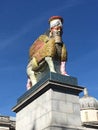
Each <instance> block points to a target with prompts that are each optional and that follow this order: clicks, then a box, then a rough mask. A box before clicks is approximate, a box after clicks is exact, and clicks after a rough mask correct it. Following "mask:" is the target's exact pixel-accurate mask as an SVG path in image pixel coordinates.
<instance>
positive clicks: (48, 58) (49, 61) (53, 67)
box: [45, 57, 56, 73]
mask: <svg viewBox="0 0 98 130" xmlns="http://www.w3.org/2000/svg"><path fill="white" fill-rule="evenodd" d="M45 61H46V62H47V64H48V66H49V70H50V72H54V73H56V71H55V66H54V63H53V59H52V57H45Z"/></svg>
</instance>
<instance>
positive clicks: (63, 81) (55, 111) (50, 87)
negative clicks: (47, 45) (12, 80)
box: [13, 73, 84, 130]
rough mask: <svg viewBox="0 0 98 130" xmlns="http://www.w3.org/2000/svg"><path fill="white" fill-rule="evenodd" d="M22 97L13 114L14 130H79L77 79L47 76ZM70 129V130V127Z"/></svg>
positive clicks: (55, 75)
mask: <svg viewBox="0 0 98 130" xmlns="http://www.w3.org/2000/svg"><path fill="white" fill-rule="evenodd" d="M42 80H43V81H40V82H39V83H38V84H36V85H35V86H34V87H33V88H32V89H30V90H29V91H27V92H26V93H25V94H24V95H22V96H21V97H20V98H19V99H18V101H17V104H16V106H15V107H14V108H13V111H14V112H16V130H64V129H66V130H67V129H68V130H72V129H74V128H76V127H80V126H81V119H80V106H79V93H80V92H81V91H83V89H84V88H83V87H79V86H77V79H76V78H74V77H68V76H67V77H66V76H62V75H59V74H55V73H50V74H48V76H46V77H45V78H44V79H42ZM69 126H70V127H69Z"/></svg>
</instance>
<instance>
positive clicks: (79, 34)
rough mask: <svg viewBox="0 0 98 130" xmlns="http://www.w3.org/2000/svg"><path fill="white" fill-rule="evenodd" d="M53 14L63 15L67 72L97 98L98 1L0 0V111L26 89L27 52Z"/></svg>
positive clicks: (8, 109) (8, 112)
mask: <svg viewBox="0 0 98 130" xmlns="http://www.w3.org/2000/svg"><path fill="white" fill-rule="evenodd" d="M53 15H60V16H62V17H63V18H64V31H63V41H64V42H65V43H66V46H67V50H68V62H67V72H68V74H69V75H70V76H73V77H77V79H78V84H79V85H80V86H84V87H87V88H88V90H89V95H91V96H94V97H95V98H97V99H98V59H97V57H98V0H41V1H40V0H35V1H34V0H28V1H27V0H17V1H16V0H8V1H7V0H1V1H0V87H1V90H0V114H1V115H8V116H15V113H14V112H12V111H11V108H12V107H13V106H15V105H16V102H17V98H19V97H20V96H21V95H22V94H24V92H26V81H27V75H26V66H27V63H28V51H29V47H30V46H31V44H32V43H33V42H34V40H36V38H37V37H38V36H39V35H40V34H42V33H44V32H45V31H46V30H47V29H48V28H49V25H48V19H49V18H50V17H51V16H53Z"/></svg>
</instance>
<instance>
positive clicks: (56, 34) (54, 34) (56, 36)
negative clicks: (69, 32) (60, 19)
mask: <svg viewBox="0 0 98 130" xmlns="http://www.w3.org/2000/svg"><path fill="white" fill-rule="evenodd" d="M52 37H53V38H54V39H55V43H62V32H61V31H58V30H55V31H53V32H52Z"/></svg>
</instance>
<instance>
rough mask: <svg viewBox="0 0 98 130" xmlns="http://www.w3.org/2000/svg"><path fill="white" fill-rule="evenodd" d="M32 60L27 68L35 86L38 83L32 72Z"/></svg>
mask: <svg viewBox="0 0 98 130" xmlns="http://www.w3.org/2000/svg"><path fill="white" fill-rule="evenodd" d="M32 60H33V59H32ZM32 60H31V61H30V62H29V64H28V66H27V75H28V77H29V78H30V81H31V83H32V86H34V85H35V84H36V83H37V78H36V75H35V72H34V71H33V70H32Z"/></svg>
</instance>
